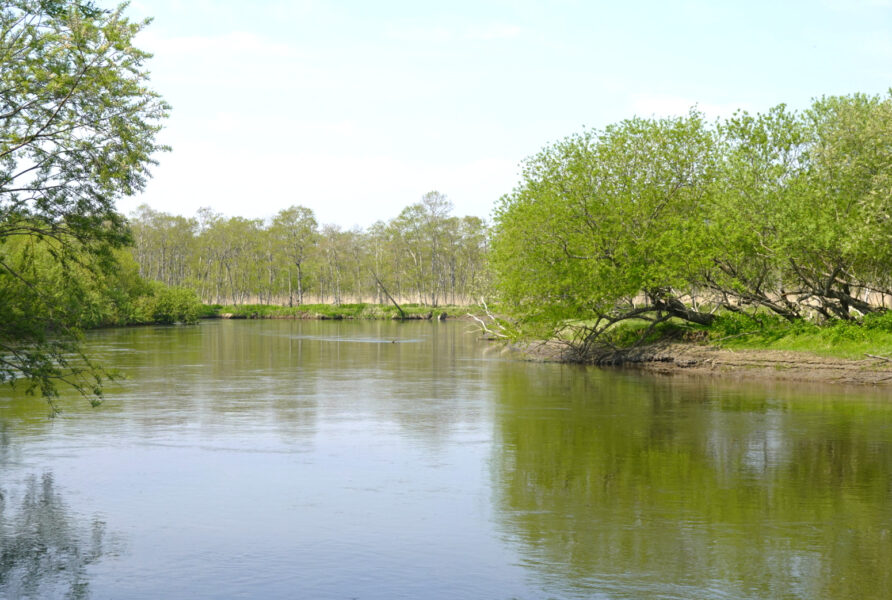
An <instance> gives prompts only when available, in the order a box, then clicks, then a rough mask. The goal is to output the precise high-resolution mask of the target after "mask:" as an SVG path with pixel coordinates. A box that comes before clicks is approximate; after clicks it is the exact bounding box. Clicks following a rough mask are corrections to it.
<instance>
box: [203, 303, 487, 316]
mask: <svg viewBox="0 0 892 600" xmlns="http://www.w3.org/2000/svg"><path fill="white" fill-rule="evenodd" d="M401 306H402V309H403V312H404V313H405V314H406V316H407V317H408V318H410V319H423V318H433V319H436V318H438V317H439V316H440V315H441V314H443V313H445V314H446V316H447V317H457V316H462V315H464V314H465V313H467V312H469V311H470V310H472V308H471V307H467V306H438V307H436V308H432V307H430V306H425V305H422V304H402V305H401ZM223 315H228V316H229V318H236V319H275V318H284V319H287V318H293V319H333V320H335V319H399V318H400V314H399V311H398V310H397V308H396V307H395V306H393V305H392V304H366V303H362V304H340V305H334V304H303V305H301V306H276V305H272V304H241V305H220V304H205V305H204V306H203V307H202V313H201V318H203V319H214V318H221V317H222V316H223Z"/></svg>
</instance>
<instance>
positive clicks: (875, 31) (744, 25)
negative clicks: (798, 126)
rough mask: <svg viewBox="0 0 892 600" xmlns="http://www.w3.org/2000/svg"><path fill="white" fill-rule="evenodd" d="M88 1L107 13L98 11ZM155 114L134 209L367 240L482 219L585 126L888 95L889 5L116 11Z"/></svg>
mask: <svg viewBox="0 0 892 600" xmlns="http://www.w3.org/2000/svg"><path fill="white" fill-rule="evenodd" d="M100 4H103V5H107V6H111V5H112V3H111V2H106V1H102V2H100ZM127 14H128V15H130V16H131V17H134V18H142V17H148V16H151V17H154V22H153V23H152V25H150V26H149V28H148V29H147V30H146V31H145V32H144V33H143V34H141V36H140V37H139V38H138V45H140V47H142V48H144V49H146V50H149V51H152V52H154V53H155V57H154V58H153V59H152V61H151V63H150V69H151V71H152V84H153V87H154V88H155V89H156V90H157V91H158V92H160V93H161V94H162V95H163V96H164V97H165V98H166V99H167V100H168V101H169V102H170V103H171V104H172V105H173V112H172V114H171V118H170V120H169V122H168V124H167V127H166V129H165V131H164V133H163V135H162V139H163V141H164V142H166V143H169V144H171V145H172V146H173V148H174V150H173V152H172V153H169V154H165V155H162V156H161V157H160V164H159V165H158V166H157V167H155V169H154V178H153V179H152V180H151V181H150V183H149V185H148V188H147V190H146V192H145V193H144V194H142V195H141V196H139V197H137V198H133V199H128V200H126V201H124V202H122V203H121V204H120V205H119V207H120V208H121V210H123V211H124V212H129V211H131V210H132V209H133V208H134V207H135V206H136V205H138V204H139V203H141V202H146V203H148V204H149V205H151V206H152V207H153V208H155V209H158V210H163V211H166V212H172V213H177V214H184V215H189V216H191V215H193V214H194V213H195V211H196V209H197V208H199V207H201V206H210V207H212V208H214V209H215V210H217V211H219V212H222V213H224V214H226V215H229V216H235V215H240V216H246V217H268V216H271V215H273V214H275V213H276V212H277V211H278V210H280V209H281V208H285V207H287V206H290V205H292V204H302V205H304V206H307V207H309V208H311V209H313V210H314V211H315V212H316V215H317V217H318V218H319V220H320V222H323V223H337V224H340V225H342V226H344V227H351V226H353V225H359V226H363V227H365V226H368V225H370V224H371V223H373V222H374V221H376V220H378V219H384V220H386V219H389V218H392V217H394V216H396V214H397V213H398V212H399V211H400V210H401V209H402V208H403V207H405V206H407V205H409V204H411V203H414V202H417V201H418V200H419V199H420V198H421V196H422V195H423V194H424V193H426V192H428V191H430V190H434V189H436V190H438V191H440V192H443V193H445V194H447V195H448V196H449V198H450V199H451V200H452V201H453V203H454V204H455V212H456V214H459V215H464V214H475V215H478V216H482V217H488V216H489V215H490V212H491V210H492V206H493V203H494V202H495V201H496V200H497V199H498V198H499V196H501V195H502V194H504V193H506V192H508V191H510V190H511V188H512V187H513V186H514V185H515V183H516V182H517V174H518V165H519V163H520V161H521V160H522V159H523V158H524V157H526V156H529V155H531V154H534V153H536V152H537V151H538V150H539V149H540V148H542V147H543V146H544V145H546V144H547V143H549V142H552V141H554V140H556V139H560V138H562V137H564V136H566V135H569V134H571V133H574V132H578V131H580V130H582V129H583V127H584V126H590V127H602V126H604V125H607V124H609V123H611V122H615V121H618V120H621V119H624V118H627V117H631V116H633V115H640V116H651V115H657V116H663V115H668V114H681V113H684V112H686V111H687V108H688V107H689V106H691V105H692V104H695V103H696V104H698V105H699V107H700V108H701V109H702V110H703V111H704V112H706V113H707V114H708V115H710V116H721V115H727V114H730V113H731V112H733V110H734V109H735V108H745V109H748V110H751V111H758V110H765V109H767V108H768V107H770V106H773V105H775V104H778V103H781V102H783V103H786V104H788V105H789V106H792V107H794V108H803V107H805V106H807V105H808V103H809V102H810V100H811V98H814V97H816V96H821V95H829V94H848V93H853V92H865V93H871V94H880V93H885V92H886V91H887V90H888V89H889V88H890V86H892V0H849V1H844V0H814V1H811V2H804V1H783V0H776V1H775V2H766V1H761V0H759V1H748V2H739V1H738V2H719V1H713V2H705V1H679V2H669V1H666V2H656V1H653V2H650V1H648V2H645V1H640V2H631V1H629V2H625V3H622V2H582V1H572V0H553V1H551V2H536V1H529V0H518V1H514V2H507V1H501V0H490V1H484V0H477V1H474V2H465V1H452V2H421V1H406V2H396V1H387V0H376V1H374V2H367V1H366V2H361V1H332V2H322V1H314V0H303V1H291V2H289V1H275V0H255V1H253V2H244V0H239V1H232V0H134V1H133V2H132V4H131V5H130V7H129V9H128V11H127Z"/></svg>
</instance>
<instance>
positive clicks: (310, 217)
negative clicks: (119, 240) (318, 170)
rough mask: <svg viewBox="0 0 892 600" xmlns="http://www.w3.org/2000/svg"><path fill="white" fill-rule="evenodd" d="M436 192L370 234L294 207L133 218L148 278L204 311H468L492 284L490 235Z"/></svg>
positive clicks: (136, 251)
mask: <svg viewBox="0 0 892 600" xmlns="http://www.w3.org/2000/svg"><path fill="white" fill-rule="evenodd" d="M451 213H452V203H451V202H450V201H449V199H448V198H447V197H446V196H445V195H443V194H441V193H439V192H430V193H428V194H425V195H424V196H423V197H422V198H421V200H420V201H419V202H417V203H415V204H412V205H411V206H408V207H406V208H405V209H403V210H402V212H400V214H399V215H398V216H396V217H395V218H393V219H391V220H389V221H386V222H384V221H378V222H376V223H375V224H374V225H372V226H371V227H369V228H367V229H360V228H354V229H342V228H341V227H339V226H337V225H322V226H320V225H319V223H318V221H317V220H316V217H315V215H314V213H313V211H312V210H310V209H309V208H306V207H303V206H291V207H289V208H285V209H282V210H280V211H279V212H278V213H277V214H276V215H275V216H274V217H272V218H271V219H268V220H263V219H246V218H244V217H225V216H223V215H221V214H219V213H216V212H214V211H213V210H211V209H209V208H202V209H200V210H199V211H198V213H197V215H196V216H194V217H183V216H178V215H171V214H167V213H163V212H159V211H156V210H153V209H151V208H150V207H149V206H146V205H143V206H141V207H139V208H138V209H137V210H136V212H135V213H134V214H133V215H132V216H131V219H130V227H131V231H132V233H133V249H132V251H133V256H134V258H135V259H136V262H137V263H138V264H139V271H140V275H142V276H143V277H145V278H147V279H150V280H153V281H159V282H162V283H164V284H167V285H169V286H180V287H187V288H191V289H193V290H195V292H196V293H197V294H198V296H199V297H200V298H201V299H202V300H203V301H204V302H206V303H216V304H244V303H259V304H287V305H289V306H296V305H301V304H304V303H307V302H313V303H333V304H341V303H346V302H359V303H361V302H373V303H378V304H384V303H387V302H388V301H389V299H390V298H393V299H394V300H396V301H397V302H417V303H420V304H426V305H430V306H438V305H441V304H465V303H468V302H470V301H472V299H473V298H475V297H476V296H477V295H479V294H480V293H481V291H482V290H483V289H484V287H485V285H486V267H485V258H486V246H487V228H486V224H485V223H484V221H483V220H482V219H480V218H478V217H473V216H466V217H456V216H453V215H452V214H451Z"/></svg>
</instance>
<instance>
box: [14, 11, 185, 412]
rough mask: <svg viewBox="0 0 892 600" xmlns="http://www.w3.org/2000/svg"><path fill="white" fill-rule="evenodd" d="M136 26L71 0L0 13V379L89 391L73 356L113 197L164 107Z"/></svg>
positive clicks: (146, 161) (136, 164)
mask: <svg viewBox="0 0 892 600" xmlns="http://www.w3.org/2000/svg"><path fill="white" fill-rule="evenodd" d="M144 25H145V23H132V22H130V21H128V20H127V18H126V17H125V16H124V15H123V6H122V7H119V8H118V9H116V10H113V11H104V10H100V9H97V8H96V7H94V6H93V5H92V4H91V3H88V2H78V1H74V0H11V1H9V2H4V3H3V4H2V6H0V67H2V68H0V288H2V289H3V290H4V292H5V294H4V297H3V303H2V304H3V305H2V312H3V314H2V315H0V381H15V380H19V379H24V380H26V381H28V382H29V383H30V385H31V386H32V387H33V388H34V389H39V390H40V391H41V392H42V393H43V394H44V395H46V396H48V397H52V396H53V395H55V394H56V393H57V390H56V382H58V381H59V380H65V381H68V382H69V383H72V384H74V385H75V386H76V387H78V388H79V389H80V390H81V391H83V392H85V393H88V394H97V395H98V394H99V393H100V391H101V386H100V384H101V381H102V378H103V374H102V372H101V370H99V369H97V368H96V367H95V366H94V365H92V364H91V363H90V361H89V360H88V359H87V358H86V357H85V356H83V355H82V354H80V352H79V350H78V348H79V346H78V339H79V335H80V334H79V331H80V326H81V324H82V323H83V319H82V316H83V311H84V304H89V303H82V302H81V300H82V299H83V298H85V297H87V296H89V292H90V289H91V288H94V287H95V286H96V285H99V283H101V282H102V281H103V278H104V276H105V275H107V274H108V273H110V272H112V271H113V268H114V265H115V255H114V252H113V251H114V249H115V248H118V247H121V246H122V245H123V244H125V243H126V242H127V241H128V240H129V233H128V229H127V227H126V223H125V221H124V219H123V217H122V216H121V215H119V214H118V213H117V212H116V210H115V201H116V200H117V199H118V198H120V197H122V196H126V195H130V194H133V193H135V192H137V191H139V190H141V189H142V188H143V186H144V185H145V182H146V177H147V176H148V168H149V167H150V166H151V165H152V164H153V159H152V155H153V154H154V153H155V152H156V151H158V150H162V149H163V148H162V147H161V146H159V145H158V144H157V143H156V141H155V135H156V133H157V132H158V130H159V128H160V125H161V121H162V120H163V118H164V117H165V116H166V112H167V109H168V107H167V105H166V104H165V103H164V102H163V100H161V98H160V97H159V96H158V95H157V94H155V93H154V92H153V91H151V90H150V89H148V88H147V87H146V82H147V79H148V73H147V71H146V70H145V61H146V59H147V58H148V56H149V55H148V54H146V53H144V52H142V51H140V50H138V49H137V48H134V47H133V45H132V40H133V37H134V36H135V35H136V34H137V33H138V32H139V31H140V30H141V29H142V28H143V26H144Z"/></svg>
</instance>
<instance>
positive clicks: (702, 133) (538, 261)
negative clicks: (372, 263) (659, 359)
mask: <svg viewBox="0 0 892 600" xmlns="http://www.w3.org/2000/svg"><path fill="white" fill-rule="evenodd" d="M491 246H492V248H491V260H492V265H493V270H494V273H495V274H496V282H495V287H496V288H497V289H498V290H499V291H500V294H501V299H502V300H503V301H504V303H505V306H506V307H507V308H509V309H510V310H511V312H513V313H514V314H515V315H516V316H517V317H518V319H519V321H520V322H521V323H523V324H526V325H530V326H533V325H538V326H541V327H544V328H545V329H548V330H558V329H564V331H566V327H567V325H568V324H572V325H573V326H574V328H575V329H574V334H575V335H576V338H575V339H576V341H577V342H579V346H580V348H582V349H587V348H589V347H592V345H593V344H594V345H597V344H598V343H600V342H603V341H606V340H608V339H609V337H610V335H609V332H611V331H616V330H617V329H616V327H615V325H616V324H617V323H619V322H622V321H628V320H636V321H645V322H647V323H650V325H651V326H655V325H657V324H659V323H662V322H664V321H666V320H668V319H671V318H676V319H682V320H683V321H686V322H690V323H697V324H702V325H709V324H711V323H712V322H713V321H714V320H715V319H716V318H718V316H719V315H722V314H728V313H738V314H741V315H744V314H745V315H748V316H750V317H752V318H756V319H759V318H770V317H771V316H772V315H773V316H774V318H778V319H782V320H786V321H797V320H801V319H806V318H810V319H819V320H822V321H833V320H857V319H861V318H862V317H864V316H865V315H871V314H872V313H877V312H882V311H885V310H886V309H887V308H888V307H890V306H892V304H890V299H892V94H890V95H886V96H870V95H864V94H855V95H850V96H841V97H825V98H821V99H818V100H815V101H814V102H813V103H812V104H811V106H810V107H809V108H808V109H807V110H804V111H791V110H789V109H787V108H786V107H785V106H783V105H780V106H777V107H775V108H772V109H771V110H769V111H767V112H765V113H758V114H749V113H747V112H743V111H741V112H738V113H736V114H735V115H734V116H733V117H731V118H728V119H725V120H720V121H717V122H714V123H709V122H707V121H706V119H705V118H704V116H703V115H702V114H701V113H699V112H697V111H696V110H692V111H691V112H690V113H689V114H688V115H687V116H684V117H679V118H668V119H653V118H652V119H642V118H634V119H629V120H626V121H622V122H620V123H617V124H613V125H610V126H608V127H606V128H604V129H602V130H588V131H584V132H582V133H580V134H577V135H572V136H570V137H568V138H565V139H563V140H561V141H558V142H556V143H554V144H552V145H550V146H548V147H546V148H545V149H543V150H542V151H541V152H540V153H539V154H537V155H535V156H533V157H531V158H529V159H528V160H527V161H526V162H525V164H524V169H523V175H522V180H521V182H520V183H519V185H518V186H517V187H516V189H515V190H514V191H513V192H512V193H510V194H508V195H506V196H504V197H503V198H502V199H501V201H500V203H499V205H498V207H497V209H496V214H495V222H494V225H493V239H492V244H491Z"/></svg>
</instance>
